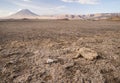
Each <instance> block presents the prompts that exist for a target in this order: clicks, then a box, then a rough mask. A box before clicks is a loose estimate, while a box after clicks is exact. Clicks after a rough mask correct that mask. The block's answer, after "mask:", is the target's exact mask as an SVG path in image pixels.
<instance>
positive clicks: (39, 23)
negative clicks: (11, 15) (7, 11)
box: [0, 20, 120, 83]
mask: <svg viewBox="0 0 120 83" xmlns="http://www.w3.org/2000/svg"><path fill="white" fill-rule="evenodd" d="M82 47H87V48H90V49H93V50H95V51H96V52H97V53H98V54H99V57H98V58H97V59H94V60H92V61H91V60H86V59H85V58H83V57H78V58H76V59H74V57H75V56H76V54H77V52H76V51H77V50H78V49H79V48H82ZM48 59H51V60H54V62H52V63H47V60H48ZM0 83H120V22H115V21H114V22H112V21H64V20H62V21H60V20H59V21H55V20H54V21H50V20H29V21H1V22H0Z"/></svg>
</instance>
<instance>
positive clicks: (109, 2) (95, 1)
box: [0, 0, 120, 17]
mask: <svg viewBox="0 0 120 83" xmlns="http://www.w3.org/2000/svg"><path fill="white" fill-rule="evenodd" d="M119 4H120V1H119V0H116V1H113V0H106V1H105V0H12V1H11V0H1V3H0V17H5V16H9V15H11V14H13V13H16V12H17V11H20V10H21V9H29V10H30V11H32V12H34V13H36V14H38V15H56V14H76V15H80V14H94V13H119V12H120V6H119ZM113 6H114V7H113Z"/></svg>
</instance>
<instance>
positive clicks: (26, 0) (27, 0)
mask: <svg viewBox="0 0 120 83" xmlns="http://www.w3.org/2000/svg"><path fill="white" fill-rule="evenodd" d="M23 1H25V2H30V1H31V0H23Z"/></svg>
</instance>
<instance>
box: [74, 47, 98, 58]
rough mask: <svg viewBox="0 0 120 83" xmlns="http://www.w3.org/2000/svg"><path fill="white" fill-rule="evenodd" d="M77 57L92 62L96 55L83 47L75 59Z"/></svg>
mask: <svg viewBox="0 0 120 83" xmlns="http://www.w3.org/2000/svg"><path fill="white" fill-rule="evenodd" d="M79 56H82V57H83V58H85V59H88V60H94V59H95V58H97V57H98V53H97V52H96V51H94V50H92V49H90V48H86V47H83V48H80V49H79V50H78V54H77V55H76V57H79Z"/></svg>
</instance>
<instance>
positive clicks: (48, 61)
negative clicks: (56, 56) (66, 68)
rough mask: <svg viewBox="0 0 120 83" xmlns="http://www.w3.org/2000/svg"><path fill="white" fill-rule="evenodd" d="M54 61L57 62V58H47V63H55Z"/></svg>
mask: <svg viewBox="0 0 120 83" xmlns="http://www.w3.org/2000/svg"><path fill="white" fill-rule="evenodd" d="M54 62H56V60H53V59H47V61H46V63H47V64H50V63H54Z"/></svg>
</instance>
